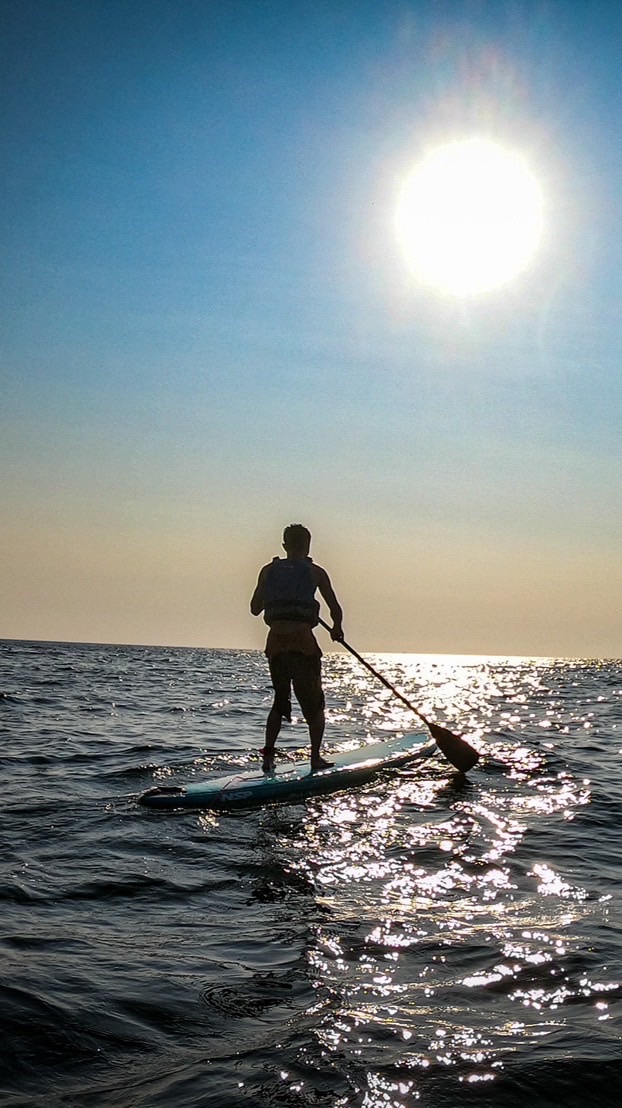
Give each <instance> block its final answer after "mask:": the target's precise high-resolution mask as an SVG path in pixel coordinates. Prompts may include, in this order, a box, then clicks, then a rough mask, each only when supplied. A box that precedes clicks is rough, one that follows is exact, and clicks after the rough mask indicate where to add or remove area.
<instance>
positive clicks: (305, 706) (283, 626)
mask: <svg viewBox="0 0 622 1108" xmlns="http://www.w3.org/2000/svg"><path fill="white" fill-rule="evenodd" d="M310 547H311V533H310V531H308V530H307V528H306V527H303V526H302V524H301V523H292V524H290V526H289V527H286V528H285V530H284V532H283V548H284V550H285V555H286V556H285V558H273V560H272V561H271V562H270V564H269V565H267V566H264V567H263V569H262V570H261V572H260V574H259V580H258V581H257V587H256V588H255V591H254V593H253V595H252V598H251V612H252V614H253V615H254V616H258V615H260V613H261V612H263V613H264V620H265V622H266V623H267V624H268V626H269V628H270V630H269V632H268V639H267V642H266V657H267V658H268V665H269V666H270V676H271V678H272V685H273V688H274V703H273V705H272V708H271V709H270V713H269V715H268V719H267V722H266V745H265V746H264V748H263V750H262V751H261V753H262V754H263V764H262V769H263V772H264V773H272V772H274V748H275V745H276V740H277V738H278V735H279V731H280V730H281V722H282V720H284V719H286V720H291V711H292V705H291V689H292V686H293V689H294V693H295V695H296V699H297V701H298V703H299V704H300V707H301V709H302V714H303V715H304V717H305V720H306V722H307V726H308V728H309V737H310V739H311V770H312V771H314V770H318V769H326V768H327V767H328V766H330V765H332V763H331V762H327V761H326V760H325V759H324V758H322V757H321V755H320V746H321V745H322V738H323V736H324V726H325V722H326V721H325V716H324V691H323V689H322V672H321V658H322V651H321V650H320V648H319V646H318V643H317V641H316V638H315V635H314V634H313V628H314V627H316V626H317V623H318V619H319V613H320V606H319V604H318V602H317V600H316V599H315V593H316V590H319V593H320V596H322V597H323V599H324V600H325V601H326V604H327V605H328V609H329V611H330V615H331V619H332V621H333V626H332V630H331V633H330V634H331V638H332V639H333V640H334V641H335V642H340V641H341V640H342V639H343V630H342V627H341V622H342V619H343V612H342V610H341V607H340V605H339V602H338V600H337V597H336V596H335V593H334V592H333V587H332V585H331V583H330V579H329V576H328V574H327V572H326V570H325V569H322V568H321V566H316V565H315V564H314V562H313V561H312V560H311V558H310V557H309V550H310Z"/></svg>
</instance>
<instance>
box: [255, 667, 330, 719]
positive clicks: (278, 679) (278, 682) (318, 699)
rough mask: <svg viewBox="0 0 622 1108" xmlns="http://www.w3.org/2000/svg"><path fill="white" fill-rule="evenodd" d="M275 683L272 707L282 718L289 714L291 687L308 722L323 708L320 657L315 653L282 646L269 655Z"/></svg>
mask: <svg viewBox="0 0 622 1108" xmlns="http://www.w3.org/2000/svg"><path fill="white" fill-rule="evenodd" d="M268 664H269V666H270V676H271V678H272V685H273V687H274V704H273V707H274V708H276V709H278V711H279V712H280V714H281V718H282V719H286V720H288V721H291V718H292V701H291V693H292V687H293V690H294V694H295V696H296V700H297V701H298V703H299V704H300V707H301V709H302V714H303V716H304V718H305V720H306V721H307V723H312V722H313V720H314V719H315V717H316V716H317V714H318V712H320V711H322V710H323V708H324V703H325V701H324V691H323V689H322V659H321V655H320V653H319V652H318V653H317V654H302V653H301V652H300V651H297V650H283V651H281V652H279V653H278V654H274V655H273V657H272V658H269V659H268Z"/></svg>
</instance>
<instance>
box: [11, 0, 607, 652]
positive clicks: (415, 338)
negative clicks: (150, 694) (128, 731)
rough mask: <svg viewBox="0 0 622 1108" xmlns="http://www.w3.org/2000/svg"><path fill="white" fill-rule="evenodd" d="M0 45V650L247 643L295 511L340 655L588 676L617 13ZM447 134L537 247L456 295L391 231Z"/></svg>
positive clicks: (77, 13) (322, 8) (147, 26)
mask: <svg viewBox="0 0 622 1108" xmlns="http://www.w3.org/2000/svg"><path fill="white" fill-rule="evenodd" d="M0 22H1V24H2V33H1V35H0V102H1V104H2V111H1V113H0V160H1V163H2V166H3V171H4V172H3V184H2V186H1V187H2V205H1V212H0V219H1V221H2V256H3V266H2V276H1V278H0V313H1V315H0V324H1V333H0V383H1V397H2V400H1V403H0V463H1V466H2V481H1V483H0V508H1V511H2V518H3V541H2V544H1V545H0V638H1V637H7V638H30V639H67V640H86V641H99V642H136V643H161V644H167V645H189V646H190V645H204V646H223V647H226V646H232V647H235V646H240V647H245V646H248V647H261V646H262V644H263V634H264V629H263V625H262V624H261V622H260V621H259V620H253V619H252V617H251V616H250V615H249V612H248V600H249V597H250V594H251V592H252V589H253V587H254V584H255V580H256V576H257V572H258V569H259V567H260V566H261V564H263V563H264V562H266V561H268V560H269V559H270V558H271V557H272V556H273V555H274V554H277V553H279V552H280V537H281V532H282V529H283V526H284V525H285V524H287V523H289V522H298V521H302V522H304V523H306V524H307V526H309V527H310V528H311V530H312V532H313V534H314V544H313V549H312V553H313V555H314V557H315V558H316V560H317V561H318V562H320V563H321V564H323V565H325V566H326V568H327V569H328V571H329V573H330V574H331V577H332V580H333V584H334V586H335V588H336V590H337V592H338V595H339V597H340V599H341V600H342V603H343V605H344V608H345V610H346V624H345V627H346V633H347V636H348V638H349V640H350V641H351V642H352V644H353V645H354V646H356V647H357V648H358V649H359V650H370V651H371V650H378V651H381V650H387V651H413V652H416V653H422V652H432V653H437V652H438V653H441V652H451V653H468V654H479V653H486V654H547V655H553V654H554V655H565V656H570V655H572V656H592V657H595V656H601V657H612V656H618V657H619V656H620V655H622V631H621V620H620V600H621V597H622V570H621V559H620V549H621V545H622V543H621V540H622V522H621V520H622V514H621V511H620V508H621V492H620V490H621V489H622V450H621V446H622V435H621V430H620V427H621V420H620V412H621V403H620V402H621V399H622V385H621V373H620V351H621V349H622V342H621V339H622V312H621V310H620V309H621V306H622V265H621V246H620V244H621V242H622V203H621V199H622V197H621V192H622V84H621V82H620V77H619V57H620V51H621V49H622V9H617V8H616V6H615V5H611V4H608V3H602V2H599V0H595V2H592V3H591V4H589V5H586V4H583V3H579V2H577V3H573V2H571V0H566V2H561V0H552V2H545V3H539V2H532V3H527V2H526V3H521V2H520V0H513V2H511V3H505V2H503V0H495V2H486V0H478V2H470V3H467V2H463V3H460V2H455V3H451V2H447V3H444V2H443V0H436V2H431V0H430V2H425V0H424V2H423V3H422V2H417V3H414V2H407V0H358V2H357V3H344V2H341V0H330V2H324V0H315V2H314V3H310V2H296V0H282V2H281V0H279V2H275V3H269V2H265V3H262V2H261V0H260V2H250V0H248V2H247V0H219V2H218V3H210V2H207V0H200V2H199V0H184V3H182V4H180V3H178V2H176V0H133V2H132V3H131V4H130V3H127V2H125V0H89V2H88V3H84V2H83V0H38V2H36V0H2V3H1V4H0ZM473 136H475V137H492V138H493V139H495V141H497V142H499V143H500V144H502V145H504V146H506V147H508V148H510V149H512V150H515V151H517V152H518V153H520V154H521V155H522V156H524V157H525V158H526V159H527V160H528V162H529V165H530V166H531V169H532V171H533V173H534V174H535V176H536V178H537V180H538V181H539V184H540V187H541V190H542V194H543V197H544V234H543V239H542V243H541V247H540V250H539V252H538V254H537V256H536V258H535V259H534V262H533V264H532V265H531V267H530V268H529V269H528V270H527V271H525V272H524V273H523V274H521V275H520V276H519V277H517V278H516V279H515V280H513V281H512V282H510V283H508V284H507V285H505V286H504V287H503V288H501V289H498V290H496V291H494V292H491V293H487V294H482V295H480V296H479V297H475V298H471V299H469V298H467V299H456V298H455V297H452V296H449V295H447V294H443V293H440V292H434V291H431V290H429V289H426V288H425V287H423V286H422V285H420V284H418V282H417V281H416V280H415V279H414V278H413V277H412V275H411V274H410V273H409V271H408V269H407V267H406V265H405V262H404V257H403V254H402V252H401V250H400V246H399V243H398V242H397V239H396V234H395V228H394V217H395V210H396V204H397V197H398V194H399V190H400V186H401V183H402V182H403V180H404V178H405V176H406V174H407V173H408V172H409V170H410V169H411V168H412V166H413V165H414V164H415V163H416V161H417V159H418V158H419V157H420V156H421V155H422V153H424V152H425V151H427V150H428V149H431V148H433V147H434V146H435V145H437V144H439V143H442V142H444V141H448V140H450V139H455V138H461V137H473ZM323 645H325V646H326V647H327V648H328V645H329V644H328V643H327V642H326V641H325V640H323Z"/></svg>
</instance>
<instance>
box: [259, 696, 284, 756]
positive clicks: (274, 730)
mask: <svg viewBox="0 0 622 1108" xmlns="http://www.w3.org/2000/svg"><path fill="white" fill-rule="evenodd" d="M282 718H283V717H282V716H281V711H280V709H279V708H277V707H276V705H274V704H273V705H272V707H271V709H270V711H269V712H268V718H267V720H266V745H265V746H264V748H263V750H262V751H261V754H263V762H262V765H261V768H262V771H263V773H271V772H272V770H273V769H274V748H275V746H276V740H277V739H278V737H279V731H280V730H281V720H282Z"/></svg>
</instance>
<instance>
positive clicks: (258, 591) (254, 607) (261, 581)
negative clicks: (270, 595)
mask: <svg viewBox="0 0 622 1108" xmlns="http://www.w3.org/2000/svg"><path fill="white" fill-rule="evenodd" d="M267 571H268V567H267V566H264V567H263V569H262V570H260V572H259V578H258V580H257V584H256V586H255V591H254V593H253V595H252V596H251V615H253V616H259V615H261V613H262V612H263V609H264V590H265V585H266V573H267Z"/></svg>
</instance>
